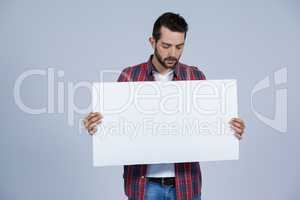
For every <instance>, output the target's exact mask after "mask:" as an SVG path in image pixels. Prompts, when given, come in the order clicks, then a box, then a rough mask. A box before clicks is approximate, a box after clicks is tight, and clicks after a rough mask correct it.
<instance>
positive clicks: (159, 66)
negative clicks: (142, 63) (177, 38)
mask: <svg viewBox="0 0 300 200" xmlns="http://www.w3.org/2000/svg"><path fill="white" fill-rule="evenodd" d="M151 62H152V64H153V65H154V67H155V69H156V70H157V71H158V72H159V73H160V74H161V75H165V74H167V73H168V72H169V71H171V70H172V69H168V68H165V67H164V66H162V64H161V63H160V62H159V61H158V60H157V58H156V56H155V55H153V57H152V59H151Z"/></svg>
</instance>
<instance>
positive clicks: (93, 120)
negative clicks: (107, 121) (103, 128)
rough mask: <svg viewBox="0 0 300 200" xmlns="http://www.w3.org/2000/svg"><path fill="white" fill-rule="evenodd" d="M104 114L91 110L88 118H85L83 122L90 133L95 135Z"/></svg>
mask: <svg viewBox="0 0 300 200" xmlns="http://www.w3.org/2000/svg"><path fill="white" fill-rule="evenodd" d="M102 119H103V116H102V115H101V113H98V112H91V113H90V114H89V115H88V116H87V117H86V118H84V119H83V120H82V121H83V124H84V127H85V128H86V130H87V131H88V132H89V134H90V135H94V134H95V133H96V132H97V125H98V124H100V123H101V122H102Z"/></svg>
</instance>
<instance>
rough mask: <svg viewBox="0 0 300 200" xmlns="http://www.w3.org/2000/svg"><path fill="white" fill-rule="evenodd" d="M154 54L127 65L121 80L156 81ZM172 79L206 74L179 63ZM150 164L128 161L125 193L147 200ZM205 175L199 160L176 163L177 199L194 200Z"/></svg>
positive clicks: (200, 77) (192, 78)
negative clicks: (145, 60) (134, 63)
mask: <svg viewBox="0 0 300 200" xmlns="http://www.w3.org/2000/svg"><path fill="white" fill-rule="evenodd" d="M151 60H152V56H151V57H150V59H149V60H148V62H146V63H141V64H139V65H136V66H132V67H127V68H125V69H124V70H123V71H122V73H121V75H120V76H119V78H118V82H126V81H155V80H154V76H153V73H152V72H153V70H156V69H155V67H154V66H153V64H152V62H151ZM172 80H173V81H179V80H205V76H204V74H203V73H202V72H201V71H200V70H199V69H198V68H197V67H192V66H187V65H185V64H182V63H177V65H176V66H175V67H174V75H173V79H172ZM146 172H147V165H146V164H142V165H125V166H124V172H123V178H124V187H125V194H126V195H127V196H128V197H129V198H131V199H136V200H144V193H145V186H146V181H147V179H146ZM201 186H202V177H201V170H200V165H199V163H198V162H187V163H175V187H176V199H177V200H191V199H192V198H193V197H197V196H199V195H201Z"/></svg>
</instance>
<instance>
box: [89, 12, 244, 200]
mask: <svg viewBox="0 0 300 200" xmlns="http://www.w3.org/2000/svg"><path fill="white" fill-rule="evenodd" d="M187 31H188V25H187V23H186V21H185V20H184V18H183V17H181V16H180V15H178V14H174V13H169V12H168V13H164V14H163V15H161V16H160V17H159V18H158V19H157V20H156V22H155V23H154V27H153V33H152V37H150V38H149V41H150V44H151V46H152V47H153V49H154V54H153V55H151V56H150V58H149V60H148V62H146V63H142V64H139V65H136V66H132V67H127V68H125V69H124V70H123V71H122V73H121V75H120V77H119V78H118V81H121V82H122V81H171V80H172V81H176V80H205V75H204V74H203V72H202V71H200V70H199V69H198V68H196V67H192V66H187V65H185V64H182V63H180V62H179V59H180V57H181V55H182V52H183V48H184V44H185V38H186V33H187ZM102 118H103V116H102V115H101V114H100V113H93V112H92V113H90V114H89V115H88V116H87V117H86V118H85V119H84V125H85V127H86V129H87V130H88V132H89V133H90V134H91V135H93V134H94V133H95V132H96V131H97V128H96V127H97V125H98V124H99V123H101V120H102ZM229 123H230V124H231V127H232V129H233V130H234V131H235V135H236V137H237V138H238V139H241V137H242V134H243V132H244V128H245V125H244V122H243V121H242V120H241V119H239V118H233V119H232V120H231V121H230V122H229ZM186 145H187V144H186ZM166 146H167V144H166ZM123 178H124V185H125V193H126V195H127V196H128V198H129V199H132V200H143V199H146V200H159V199H170V200H175V199H177V200H200V199H201V185H202V179H201V171H200V166H199V163H198V162H191V163H171V164H151V165H125V166H124V173H123Z"/></svg>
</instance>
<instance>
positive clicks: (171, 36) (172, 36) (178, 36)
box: [160, 26, 185, 45]
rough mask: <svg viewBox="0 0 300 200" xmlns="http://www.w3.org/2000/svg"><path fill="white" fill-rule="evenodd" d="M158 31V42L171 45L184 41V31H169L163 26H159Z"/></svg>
mask: <svg viewBox="0 0 300 200" xmlns="http://www.w3.org/2000/svg"><path fill="white" fill-rule="evenodd" d="M160 33H161V35H160V42H163V43H168V44H172V45H180V44H183V43H184V40H185V38H184V35H185V33H181V32H175V31H171V30H169V29H168V28H166V27H164V26H162V27H161V30H160Z"/></svg>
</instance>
